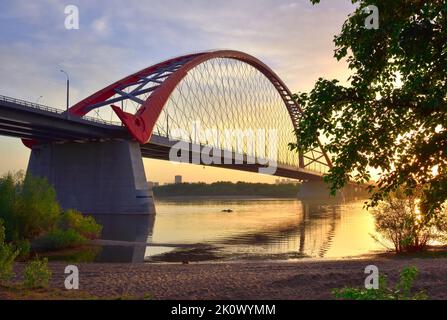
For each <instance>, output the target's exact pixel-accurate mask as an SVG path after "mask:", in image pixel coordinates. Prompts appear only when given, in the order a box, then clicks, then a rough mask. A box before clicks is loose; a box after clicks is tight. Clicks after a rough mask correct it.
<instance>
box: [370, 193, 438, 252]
mask: <svg viewBox="0 0 447 320" xmlns="http://www.w3.org/2000/svg"><path fill="white" fill-rule="evenodd" d="M419 194H420V193H419V192H417V191H416V192H415V194H414V195H411V196H408V195H405V194H403V193H402V192H400V191H397V192H395V193H393V194H392V195H390V196H389V197H388V198H387V199H385V201H383V202H382V203H380V204H379V206H378V207H377V208H374V209H373V210H372V215H373V216H374V219H375V228H376V231H377V232H378V233H379V234H380V235H381V236H382V237H383V238H384V239H385V241H387V242H391V243H392V245H393V247H394V250H395V252H396V253H401V252H414V251H421V250H424V249H426V247H427V245H428V244H429V243H430V242H433V241H436V240H441V241H444V240H445V239H446V235H447V215H446V210H445V208H443V209H442V211H440V212H437V213H436V214H431V215H428V214H423V213H422V212H421V210H420V208H419V207H420V199H419V196H418V195H419ZM373 238H374V239H375V240H376V241H378V242H380V243H382V244H383V245H384V246H386V247H388V245H387V244H386V243H383V242H382V241H381V239H379V238H378V237H376V236H373Z"/></svg>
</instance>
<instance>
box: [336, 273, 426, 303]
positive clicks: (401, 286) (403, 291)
mask: <svg viewBox="0 0 447 320" xmlns="http://www.w3.org/2000/svg"><path fill="white" fill-rule="evenodd" d="M418 272H419V270H418V269H417V268H416V267H405V268H403V269H402V271H401V272H400V277H399V281H398V282H397V284H396V286H395V287H394V288H389V287H388V282H387V278H386V276H380V279H379V288H378V289H365V288H363V289H358V288H342V289H333V290H332V294H333V295H334V296H335V297H336V298H337V299H343V300H426V299H427V298H428V297H427V295H426V294H425V293H424V292H423V291H418V292H416V293H413V292H412V288H413V283H414V280H415V279H416V277H417V275H418Z"/></svg>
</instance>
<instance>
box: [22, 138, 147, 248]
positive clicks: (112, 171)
mask: <svg viewBox="0 0 447 320" xmlns="http://www.w3.org/2000/svg"><path fill="white" fill-rule="evenodd" d="M28 173H31V174H32V175H34V176H39V177H45V178H47V179H48V181H49V183H50V184H51V185H53V186H54V188H55V189H56V192H57V198H58V200H59V203H60V205H61V206H62V208H64V209H70V208H72V209H76V210H79V211H80V212H82V213H83V214H86V215H92V216H93V217H95V219H97V221H98V222H99V223H101V224H102V225H103V239H108V240H122V241H140V242H143V241H144V242H146V241H147V238H148V237H150V236H151V234H152V227H153V223H154V217H155V206H154V199H153V195H152V191H151V190H149V186H148V183H147V179H146V174H145V172H144V166H143V161H142V157H141V151H140V146H139V144H138V143H136V142H131V141H106V142H88V143H63V144H56V143H49V144H42V145H38V146H35V147H34V148H33V150H32V152H31V156H30V161H29V164H28Z"/></svg>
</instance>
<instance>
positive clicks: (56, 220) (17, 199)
mask: <svg viewBox="0 0 447 320" xmlns="http://www.w3.org/2000/svg"><path fill="white" fill-rule="evenodd" d="M0 219H3V220H4V227H5V234H4V238H5V239H4V240H5V241H6V242H9V243H13V244H14V245H15V246H17V247H18V248H19V249H20V250H19V251H20V255H21V256H22V257H24V256H27V255H28V253H29V247H30V242H33V244H37V246H39V247H41V248H44V249H56V248H65V247H74V246H78V245H81V244H84V243H85V242H86V241H87V240H90V239H96V238H98V237H99V236H100V235H101V231H102V226H101V225H99V224H98V223H96V221H95V219H94V218H93V217H84V216H83V215H82V214H81V213H80V212H78V211H76V210H66V211H64V212H63V211H62V210H61V208H60V206H59V204H58V202H57V199H56V191H55V190H54V188H53V187H52V186H51V185H50V184H49V183H48V181H47V180H46V179H43V178H38V177H33V176H31V175H27V176H26V177H25V176H24V174H23V173H21V172H19V173H16V174H12V173H8V174H6V175H4V176H3V177H0Z"/></svg>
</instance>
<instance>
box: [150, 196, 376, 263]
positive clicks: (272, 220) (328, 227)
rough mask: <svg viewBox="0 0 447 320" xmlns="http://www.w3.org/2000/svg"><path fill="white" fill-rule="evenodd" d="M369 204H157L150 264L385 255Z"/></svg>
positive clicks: (248, 201)
mask: <svg viewBox="0 0 447 320" xmlns="http://www.w3.org/2000/svg"><path fill="white" fill-rule="evenodd" d="M364 201H365V200H356V201H350V202H340V201H336V200H327V199H326V200H313V201H300V200H297V199H237V200H232V199H224V200H209V199H205V200H204V199H201V200H178V199H176V200H161V199H158V200H157V201H156V211H157V215H156V217H155V223H154V226H153V230H152V235H151V236H150V238H149V239H148V240H149V241H150V242H151V243H153V244H154V245H153V246H150V247H148V248H147V249H146V253H145V260H146V261H149V262H182V261H183V262H186V261H211V260H212V261H216V260H217V261H231V260H290V259H301V258H345V257H355V256H361V255H365V254H369V253H374V252H377V251H383V249H384V248H383V247H382V246H381V245H380V244H378V243H377V242H375V241H374V240H373V238H372V237H371V234H375V231H374V220H373V218H372V216H371V214H370V213H369V212H368V211H367V210H366V209H364V208H363V205H364ZM226 209H230V210H231V212H223V211H222V210H226Z"/></svg>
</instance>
